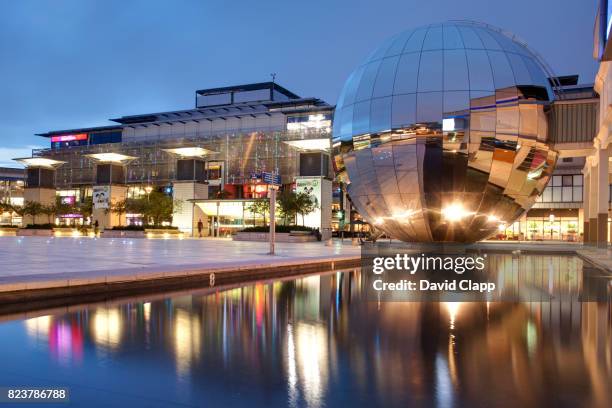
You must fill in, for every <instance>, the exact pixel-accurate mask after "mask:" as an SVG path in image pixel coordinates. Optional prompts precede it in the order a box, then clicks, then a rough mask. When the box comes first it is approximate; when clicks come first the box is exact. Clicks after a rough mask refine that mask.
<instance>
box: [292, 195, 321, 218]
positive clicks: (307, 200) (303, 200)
mask: <svg viewBox="0 0 612 408" xmlns="http://www.w3.org/2000/svg"><path fill="white" fill-rule="evenodd" d="M295 207H296V212H297V213H298V214H300V215H301V216H302V226H303V225H304V217H305V216H306V215H308V214H310V213H311V212H313V211H314V210H316V209H317V208H319V204H318V203H317V199H316V198H314V197H312V196H311V195H310V194H308V193H304V192H301V193H297V194H296V197H295Z"/></svg>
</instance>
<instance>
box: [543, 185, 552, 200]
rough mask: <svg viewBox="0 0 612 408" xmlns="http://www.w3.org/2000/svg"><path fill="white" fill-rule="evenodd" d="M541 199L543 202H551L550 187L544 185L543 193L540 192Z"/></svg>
mask: <svg viewBox="0 0 612 408" xmlns="http://www.w3.org/2000/svg"><path fill="white" fill-rule="evenodd" d="M542 201H543V202H545V203H550V202H552V191H551V189H550V187H546V188H545V189H544V194H542Z"/></svg>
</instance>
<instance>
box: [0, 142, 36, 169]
mask: <svg viewBox="0 0 612 408" xmlns="http://www.w3.org/2000/svg"><path fill="white" fill-rule="evenodd" d="M42 148H43V146H35V145H28V146H24V147H0V167H23V166H22V165H20V164H19V163H17V162H16V161H13V159H15V158H18V157H31V156H32V149H42Z"/></svg>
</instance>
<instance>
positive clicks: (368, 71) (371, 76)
mask: <svg viewBox="0 0 612 408" xmlns="http://www.w3.org/2000/svg"><path fill="white" fill-rule="evenodd" d="M379 66H380V60H378V61H374V62H372V63H370V64H368V65H366V67H365V71H364V72H363V75H362V76H361V81H360V83H359V88H358V89H357V95H356V96H355V101H356V102H358V101H363V100H366V99H370V98H371V97H372V90H373V88H374V81H375V80H376V74H377V73H378V67H379Z"/></svg>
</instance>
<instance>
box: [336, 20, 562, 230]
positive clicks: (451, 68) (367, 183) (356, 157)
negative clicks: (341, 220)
mask: <svg viewBox="0 0 612 408" xmlns="http://www.w3.org/2000/svg"><path fill="white" fill-rule="evenodd" d="M550 76H551V75H550V74H549V73H548V70H547V69H546V67H545V64H543V63H542V61H541V59H539V58H538V57H537V56H536V55H535V54H534V53H533V52H532V51H530V49H529V48H528V47H527V46H526V45H525V44H523V43H522V42H520V41H518V40H516V39H515V37H514V36H513V35H511V34H509V33H507V32H505V31H502V30H499V29H496V28H493V27H491V26H488V25H485V24H480V23H474V22H463V21H461V22H454V21H453V22H447V23H443V24H434V25H429V26H426V27H421V28H417V29H414V30H409V31H405V32H403V33H401V34H399V35H397V36H395V37H392V38H390V39H388V40H387V41H386V42H384V43H383V44H382V45H381V46H380V47H379V48H378V49H376V50H375V51H374V52H373V53H372V54H371V55H370V56H369V57H368V58H367V59H366V61H365V62H364V63H363V64H361V65H360V66H358V67H357V69H355V70H354V71H353V73H352V74H351V75H350V76H349V78H348V79H347V81H346V83H345V85H344V89H343V91H342V93H341V95H340V98H339V100H338V104H337V106H336V112H335V118H334V165H335V169H336V171H337V172H338V175H339V177H340V179H341V180H342V181H344V182H345V183H346V184H347V190H348V194H349V197H350V199H351V201H352V203H353V205H354V206H355V207H356V208H357V210H358V212H359V213H360V214H361V216H362V217H363V218H364V219H365V220H366V221H368V222H369V223H370V224H371V225H373V226H375V227H376V228H378V229H380V230H382V231H384V232H386V233H387V234H388V235H390V236H392V237H393V238H397V239H400V240H403V241H409V242H411V241H419V242H475V241H479V240H482V239H484V238H487V237H489V236H491V235H493V234H495V233H496V232H497V231H499V230H501V229H503V228H504V227H505V226H507V225H510V224H511V223H513V222H514V221H515V220H516V219H517V218H519V217H520V216H521V215H522V214H523V213H524V212H525V211H527V210H528V209H529V208H530V207H531V206H532V205H533V203H534V202H535V200H536V198H537V196H538V195H539V194H541V193H542V191H543V190H544V187H545V186H546V184H547V183H548V179H549V178H550V175H551V173H552V170H553V168H554V165H555V163H556V160H557V153H556V152H555V151H553V150H551V148H550V146H549V144H548V126H547V112H548V110H549V107H550V103H551V101H552V100H553V99H554V93H553V89H552V88H551V85H550V83H549V81H548V78H549V77H550Z"/></svg>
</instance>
